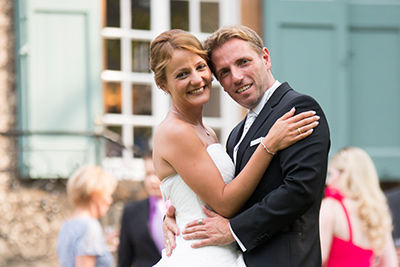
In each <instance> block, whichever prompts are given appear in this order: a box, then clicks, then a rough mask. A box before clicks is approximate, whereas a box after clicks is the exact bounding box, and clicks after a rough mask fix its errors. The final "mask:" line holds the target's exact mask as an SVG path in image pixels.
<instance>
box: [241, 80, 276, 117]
mask: <svg viewBox="0 0 400 267" xmlns="http://www.w3.org/2000/svg"><path fill="white" fill-rule="evenodd" d="M281 84H282V83H280V82H279V81H278V80H275V82H274V84H273V85H272V86H271V87H270V88H268V89H267V90H266V91H265V93H264V95H263V97H262V99H261V101H260V102H259V103H258V104H257V106H256V107H255V108H253V109H249V110H248V112H254V113H255V114H256V115H257V116H258V114H260V112H261V110H262V109H263V107H264V106H265V104H266V103H267V101H268V99H269V98H270V97H271V96H272V94H273V93H274V92H275V90H276V89H277V88H278V87H279V86H280V85H281Z"/></svg>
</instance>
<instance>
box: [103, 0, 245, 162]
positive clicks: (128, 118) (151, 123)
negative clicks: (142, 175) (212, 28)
mask: <svg viewBox="0 0 400 267" xmlns="http://www.w3.org/2000/svg"><path fill="white" fill-rule="evenodd" d="M201 2H218V3H219V5H220V6H219V12H220V13H219V18H220V21H219V25H220V26H224V25H232V24H238V23H240V10H239V8H240V1H239V0H189V29H190V32H191V33H193V34H194V35H196V36H197V37H198V38H199V39H200V40H204V39H205V38H206V37H207V36H208V35H209V34H206V33H201V32H200V4H201ZM130 5H131V0H120V28H111V27H106V28H103V29H102V31H101V35H102V37H103V38H104V39H120V40H121V71H114V70H103V71H102V73H101V79H102V81H103V82H120V83H121V95H122V110H121V114H104V115H103V118H102V120H103V124H104V125H105V126H121V127H122V138H123V139H122V142H123V144H124V145H125V146H126V147H133V142H134V141H133V136H134V132H133V129H134V127H135V126H147V127H152V131H153V133H154V131H155V128H156V127H157V125H158V124H159V123H160V122H161V121H162V120H163V119H164V117H165V116H166V114H167V113H168V110H169V108H170V100H169V97H168V96H165V95H164V94H162V93H161V92H160V91H159V90H160V89H158V88H157V86H156V85H155V83H154V79H153V74H152V73H139V72H132V62H131V59H132V57H131V42H132V40H137V41H147V42H151V41H152V40H153V39H154V38H155V37H156V36H157V35H158V34H160V33H161V32H163V31H165V30H169V29H170V13H169V12H165V10H168V11H169V10H170V1H169V0H150V10H151V11H150V12H151V16H150V17H151V21H150V31H147V30H133V29H131V6H130ZM133 83H135V84H146V85H151V90H152V115H150V116H147V115H132V114H131V112H132V102H131V99H132V84H133ZM217 83H218V82H217V81H216V80H215V81H214V86H215V85H216V84H217ZM221 90H222V89H221ZM220 95H221V97H220V107H221V116H220V117H219V118H215V117H213V118H211V117H205V118H204V122H205V124H207V125H209V126H211V127H212V128H214V129H218V130H220V132H221V140H219V141H220V142H221V143H222V144H225V141H226V138H227V136H228V135H229V133H230V131H231V130H232V128H233V126H234V125H235V124H236V123H237V122H238V121H239V119H240V116H241V111H240V107H239V106H238V105H237V104H236V103H235V102H234V101H233V100H231V99H230V97H229V96H228V95H227V94H225V93H223V92H222V91H221V94H220ZM119 159H121V158H119ZM132 159H133V153H132V151H131V150H124V151H123V153H122V159H121V160H123V161H126V160H128V161H129V160H132ZM114 160H117V161H118V159H114ZM134 165H136V164H134Z"/></svg>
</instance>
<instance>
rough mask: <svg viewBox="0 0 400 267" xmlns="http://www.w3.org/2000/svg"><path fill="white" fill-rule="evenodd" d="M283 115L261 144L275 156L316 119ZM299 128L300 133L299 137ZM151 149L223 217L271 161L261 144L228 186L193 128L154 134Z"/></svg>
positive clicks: (303, 134)
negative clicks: (152, 147) (155, 150)
mask: <svg viewBox="0 0 400 267" xmlns="http://www.w3.org/2000/svg"><path fill="white" fill-rule="evenodd" d="M293 114H294V110H292V111H289V112H288V113H286V114H285V115H284V116H283V117H282V118H281V119H279V120H278V121H277V122H276V123H275V124H274V126H273V127H272V128H271V130H270V132H269V134H268V135H267V136H266V137H265V138H264V140H263V142H262V143H263V144H264V146H265V147H267V148H268V150H269V151H270V152H274V153H275V152H277V151H279V150H281V149H283V148H286V147H288V146H290V145H291V144H293V143H295V142H297V141H299V140H301V139H304V138H305V137H307V136H308V135H310V134H311V132H312V128H314V127H315V126H316V125H317V123H316V121H317V120H318V117H316V116H313V115H314V113H313V112H312V111H309V112H303V113H300V114H298V115H296V116H293ZM298 128H300V129H301V134H299V131H298ZM154 142H155V143H154V148H155V149H156V148H157V150H158V152H157V153H158V154H159V155H160V156H161V157H162V158H163V159H164V161H166V162H168V163H169V164H170V165H171V166H172V167H173V168H174V169H175V171H176V172H177V173H179V175H180V176H181V177H182V179H183V180H184V181H185V183H186V184H187V185H188V186H189V187H190V188H191V189H192V190H193V191H194V192H195V193H196V194H197V195H198V196H199V197H200V198H201V199H202V200H203V201H204V202H205V203H207V204H208V205H209V206H210V207H212V208H213V209H214V210H215V211H216V212H218V213H219V214H221V215H222V216H224V217H231V216H233V215H234V214H235V213H236V212H237V211H238V210H239V209H240V207H242V205H243V204H244V203H245V202H246V201H247V199H248V198H249V197H250V196H251V194H252V193H253V191H254V190H255V188H256V187H257V185H258V183H259V181H260V179H261V177H262V175H263V174H264V172H265V170H266V169H267V167H268V165H269V163H270V161H271V160H272V158H273V155H272V154H271V153H268V152H267V151H266V149H265V148H264V146H263V145H262V144H261V143H260V145H259V147H258V148H257V149H256V152H255V153H254V154H253V156H252V158H251V160H250V161H249V162H248V164H247V165H246V167H245V168H244V169H243V170H242V172H241V173H240V174H239V175H238V176H237V177H236V178H235V179H234V180H233V181H232V182H231V183H229V184H228V185H226V184H225V183H224V181H223V180H222V177H221V175H220V173H219V171H218V169H217V167H216V166H215V164H214V162H213V161H212V159H211V158H210V156H209V155H208V152H207V151H206V149H205V148H204V144H203V143H202V141H201V140H200V139H199V137H198V136H197V134H196V132H195V131H194V129H193V127H191V126H188V125H187V124H186V125H185V124H180V125H174V127H170V128H169V129H168V131H165V132H163V133H160V132H158V133H157V132H156V136H155V141H154Z"/></svg>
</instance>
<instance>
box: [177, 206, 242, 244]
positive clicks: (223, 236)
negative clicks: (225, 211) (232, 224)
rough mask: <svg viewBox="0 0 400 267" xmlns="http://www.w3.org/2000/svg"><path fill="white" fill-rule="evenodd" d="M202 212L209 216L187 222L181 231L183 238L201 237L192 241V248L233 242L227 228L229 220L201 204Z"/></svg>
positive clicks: (233, 239)
mask: <svg viewBox="0 0 400 267" xmlns="http://www.w3.org/2000/svg"><path fill="white" fill-rule="evenodd" d="M203 211H204V213H205V214H206V215H207V216H208V217H209V218H203V219H202V220H196V221H192V222H190V223H188V224H187V225H186V227H185V229H184V230H183V231H182V234H183V238H184V239H186V240H189V239H201V240H200V241H199V242H196V243H193V244H192V245H191V246H192V248H200V247H205V246H222V245H227V244H230V243H232V242H235V238H234V237H233V236H232V234H231V230H230V228H229V220H228V219H226V218H224V217H222V216H220V215H218V214H217V213H215V212H213V211H211V210H209V209H207V207H206V206H203ZM200 222H201V224H199V223H200Z"/></svg>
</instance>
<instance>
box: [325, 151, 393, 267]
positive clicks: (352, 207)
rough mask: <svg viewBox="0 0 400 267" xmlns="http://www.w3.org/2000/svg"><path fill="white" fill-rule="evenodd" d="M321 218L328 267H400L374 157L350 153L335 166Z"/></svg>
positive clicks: (332, 165) (340, 155) (342, 153)
mask: <svg viewBox="0 0 400 267" xmlns="http://www.w3.org/2000/svg"><path fill="white" fill-rule="evenodd" d="M328 173H329V177H328V179H327V188H326V198H324V199H323V201H322V205H321V213H320V234H321V249H322V266H327V267H347V266H348V267H354V266H358V267H364V266H365V267H369V266H371V267H372V266H381V267H397V266H398V260H397V257H396V251H395V247H394V243H393V238H392V235H391V231H392V219H391V215H390V212H389V207H388V204H387V202H386V198H385V195H384V194H383V192H382V190H381V189H380V185H379V178H378V174H377V171H376V169H375V166H374V163H373V162H372V159H371V158H370V157H369V155H368V154H367V153H366V152H365V151H364V150H362V149H360V148H357V147H350V148H344V149H342V150H340V151H339V152H338V153H337V154H336V155H334V156H333V157H332V159H331V161H330V164H329V170H328Z"/></svg>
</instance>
